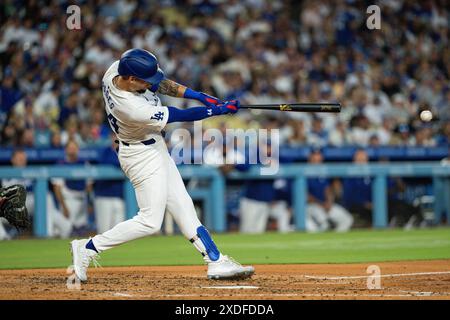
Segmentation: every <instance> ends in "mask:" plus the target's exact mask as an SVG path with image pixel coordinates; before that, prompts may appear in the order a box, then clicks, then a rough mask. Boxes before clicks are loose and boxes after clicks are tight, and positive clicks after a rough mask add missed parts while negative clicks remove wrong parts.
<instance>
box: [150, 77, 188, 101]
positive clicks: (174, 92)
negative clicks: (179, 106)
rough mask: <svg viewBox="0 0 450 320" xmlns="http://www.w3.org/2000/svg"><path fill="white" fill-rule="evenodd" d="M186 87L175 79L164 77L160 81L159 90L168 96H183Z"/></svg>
mask: <svg viewBox="0 0 450 320" xmlns="http://www.w3.org/2000/svg"><path fill="white" fill-rule="evenodd" d="M185 91H186V87H185V86H183V85H181V84H179V83H176V82H175V81H172V80H169V79H164V80H162V81H161V82H160V83H159V87H158V90H157V92H158V93H161V94H165V95H166V96H171V97H177V98H183V95H184V92H185Z"/></svg>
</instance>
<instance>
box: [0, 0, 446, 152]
mask: <svg viewBox="0 0 450 320" xmlns="http://www.w3.org/2000/svg"><path fill="white" fill-rule="evenodd" d="M369 2H370V3H369ZM369 2H368V1H352V0H345V1H344V0H339V1H331V0H317V1H280V0H274V1H266V0H242V1H240V0H229V1H225V0H189V1H177V0H162V1H132V0H117V1H116V0H86V1H83V0H80V1H77V4H78V5H79V7H80V9H81V10H80V12H81V28H80V29H79V30H69V29H68V28H67V26H66V19H67V18H68V17H69V14H67V13H66V9H67V7H68V6H69V5H70V4H72V3H71V2H69V1H64V0H50V1H39V0H27V1H21V0H4V1H2V2H1V4H0V21H1V25H0V76H1V77H0V78H1V87H0V99H1V108H0V145H1V146H3V147H6V146H11V147H15V146H21V147H30V148H33V147H42V146H44V147H48V146H52V147H62V146H64V145H65V143H66V142H67V141H69V140H71V139H73V140H75V141H77V142H78V144H79V145H80V147H85V146H96V145H99V146H106V145H108V144H109V138H108V135H109V131H110V129H109V126H108V124H107V122H106V120H105V114H104V111H103V100H102V96H101V90H100V82H101V78H102V75H103V73H104V72H105V70H106V69H107V68H108V67H109V65H110V64H111V63H112V62H113V61H115V60H117V59H119V57H120V55H121V53H122V52H123V51H125V50H126V49H129V48H132V47H141V48H146V49H148V50H149V51H151V52H153V53H154V54H155V55H156V56H157V57H158V59H159V61H160V65H161V68H162V69H163V70H164V72H165V74H166V76H167V77H169V78H171V79H173V80H175V81H178V82H180V83H182V84H185V85H187V86H189V87H192V88H194V89H196V90H198V91H204V92H207V93H209V94H212V95H215V96H218V97H219V98H222V99H225V100H228V99H232V98H237V99H240V100H241V101H242V102H245V103H255V104H256V103H287V102H295V101H303V102H305V101H310V102H321V101H339V102H341V103H342V105H343V111H342V113H340V114H339V115H338V116H336V115H325V114H293V113H283V114H281V113H279V112H278V113H277V112H274V113H269V112H260V113H258V114H255V113H250V112H240V113H238V115H237V116H236V117H227V118H226V126H227V127H239V128H250V127H251V128H261V127H262V128H268V127H269V128H280V129H281V143H282V144H283V145H289V146H293V147H295V146H302V145H315V146H319V147H321V146H325V145H331V146H342V145H349V144H352V145H357V146H362V147H364V146H378V145H409V146H435V145H448V144H449V141H450V81H449V79H450V46H449V21H450V20H449V19H450V13H449V10H448V7H446V5H445V3H446V1H445V0H442V1H441V0H427V1H420V2H411V1H402V0H391V1H369ZM372 2H373V3H372ZM370 4H377V5H379V6H380V9H381V29H380V30H376V29H375V30H369V29H368V28H367V27H366V19H367V18H368V16H369V14H367V13H366V9H367V7H368V6H369V5H370ZM163 102H164V103H165V104H167V105H174V106H178V107H183V106H185V107H188V106H190V105H196V104H198V102H194V101H186V100H181V99H175V98H169V97H164V98H163ZM422 110H431V111H432V113H433V120H432V121H430V122H423V121H421V120H420V118H419V114H420V111H422ZM222 121H224V119H223V118H222V119H220V118H218V119H210V120H208V121H204V123H205V125H206V127H209V126H215V127H217V126H220V122H222ZM169 132H170V128H169Z"/></svg>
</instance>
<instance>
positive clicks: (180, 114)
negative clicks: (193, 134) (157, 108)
mask: <svg viewBox="0 0 450 320" xmlns="http://www.w3.org/2000/svg"><path fill="white" fill-rule="evenodd" d="M167 109H168V110H169V120H167V123H171V122H188V121H197V120H202V119H205V118H209V117H211V116H212V115H213V113H212V111H213V110H212V109H209V108H206V107H193V108H189V109H178V108H175V107H167Z"/></svg>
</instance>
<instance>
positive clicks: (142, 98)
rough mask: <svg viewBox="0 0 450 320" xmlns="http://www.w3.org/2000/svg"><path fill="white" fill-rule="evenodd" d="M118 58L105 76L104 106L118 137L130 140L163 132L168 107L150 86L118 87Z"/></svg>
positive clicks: (133, 141) (103, 88)
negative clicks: (137, 88)
mask: <svg viewBox="0 0 450 320" xmlns="http://www.w3.org/2000/svg"><path fill="white" fill-rule="evenodd" d="M118 66H119V61H116V62H114V63H113V64H112V65H111V67H109V69H108V70H107V71H106V73H105V75H104V77H103V80H102V90H103V98H104V99H105V109H106V114H107V116H108V122H109V124H110V126H111V129H112V130H113V131H114V133H115V134H116V135H117V137H118V138H119V140H121V141H124V142H128V143H138V142H140V141H144V140H148V139H151V138H154V137H155V135H156V136H157V135H160V134H161V133H160V132H161V130H162V129H163V128H164V127H165V126H166V124H167V120H168V118H169V111H168V108H167V107H164V106H162V105H161V100H160V99H159V97H158V96H157V95H156V94H155V93H153V92H152V91H150V90H146V91H145V93H134V92H129V91H124V90H119V89H118V88H116V86H115V85H114V84H113V79H114V77H115V76H118V75H119V73H118Z"/></svg>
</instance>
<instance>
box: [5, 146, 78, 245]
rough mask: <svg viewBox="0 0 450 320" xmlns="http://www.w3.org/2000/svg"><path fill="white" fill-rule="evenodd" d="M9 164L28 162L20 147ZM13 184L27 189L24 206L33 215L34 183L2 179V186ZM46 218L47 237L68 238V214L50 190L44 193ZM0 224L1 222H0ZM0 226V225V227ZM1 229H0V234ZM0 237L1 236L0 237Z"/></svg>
mask: <svg viewBox="0 0 450 320" xmlns="http://www.w3.org/2000/svg"><path fill="white" fill-rule="evenodd" d="M11 164H12V166H13V167H16V168H25V167H26V166H27V164H28V159H27V154H26V153H25V151H24V150H22V149H16V150H14V152H13V155H12V157H11ZM13 184H20V185H23V186H24V187H25V188H26V190H27V198H26V207H27V210H28V213H29V214H30V215H31V216H33V215H34V212H35V210H34V208H35V198H34V192H33V187H34V183H33V181H32V180H31V179H28V178H19V179H17V178H11V179H3V180H2V186H3V187H8V186H11V185H13ZM46 203H47V206H46V214H47V216H46V219H47V235H48V236H49V237H61V238H68V237H69V236H70V234H71V231H72V224H71V222H70V220H69V218H68V216H64V215H63V214H62V213H61V212H60V211H59V210H58V209H57V208H56V206H55V201H54V199H53V196H52V194H51V193H50V192H48V193H47V195H46ZM0 224H1V222H0ZM1 228H2V226H0V229H1ZM1 233H2V231H1V230H0V234H1ZM0 238H1V237H0Z"/></svg>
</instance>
